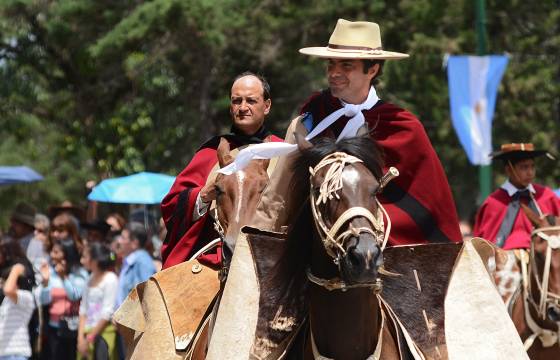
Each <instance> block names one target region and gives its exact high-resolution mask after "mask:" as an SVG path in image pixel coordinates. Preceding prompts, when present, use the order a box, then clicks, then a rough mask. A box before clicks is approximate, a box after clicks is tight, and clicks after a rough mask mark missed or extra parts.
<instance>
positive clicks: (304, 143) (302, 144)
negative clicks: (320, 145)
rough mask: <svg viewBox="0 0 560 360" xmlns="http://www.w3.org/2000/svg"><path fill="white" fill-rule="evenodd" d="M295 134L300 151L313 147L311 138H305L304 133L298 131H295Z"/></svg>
mask: <svg viewBox="0 0 560 360" xmlns="http://www.w3.org/2000/svg"><path fill="white" fill-rule="evenodd" d="M294 136H295V138H296V144H297V147H298V149H299V151H304V150H308V149H311V148H312V147H313V144H312V143H310V142H309V140H307V139H306V138H304V137H303V136H302V135H300V134H298V133H294Z"/></svg>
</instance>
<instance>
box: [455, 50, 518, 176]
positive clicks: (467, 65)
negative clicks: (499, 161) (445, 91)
mask: <svg viewBox="0 0 560 360" xmlns="http://www.w3.org/2000/svg"><path fill="white" fill-rule="evenodd" d="M507 63H508V58H507V56H501V55H488V56H449V58H448V61H447V78H448V82H449V102H450V106H451V120H452V123H453V127H454V128H455V131H456V132H457V136H458V137H459V141H460V142H461V145H463V148H464V149H465V152H466V153H467V156H468V158H469V161H470V162H471V163H472V164H474V165H489V164H490V157H489V156H488V155H489V154H490V153H491V152H492V117H493V116H494V108H495V105H496V94H497V92H498V86H499V85H500V80H501V79H502V76H503V74H504V71H505V70H506V67H507Z"/></svg>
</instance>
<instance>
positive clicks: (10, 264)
mask: <svg viewBox="0 0 560 360" xmlns="http://www.w3.org/2000/svg"><path fill="white" fill-rule="evenodd" d="M2 284H3V285H2ZM34 284H35V279H34V274H33V270H32V268H31V263H30V262H29V260H27V258H26V256H25V254H24V253H23V249H22V248H21V247H20V246H19V244H18V243H16V242H8V243H4V244H0V287H1V289H2V291H1V292H0V359H2V360H4V359H14V360H19V359H27V358H29V357H31V343H30V337H29V329H28V324H29V320H30V319H31V315H32V314H33V310H34V309H35V301H34V299H33V294H32V292H31V290H32V287H33V285H34Z"/></svg>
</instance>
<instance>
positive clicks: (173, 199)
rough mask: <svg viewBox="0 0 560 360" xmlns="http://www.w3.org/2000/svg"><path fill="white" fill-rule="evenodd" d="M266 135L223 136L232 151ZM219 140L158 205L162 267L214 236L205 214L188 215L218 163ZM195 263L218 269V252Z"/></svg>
mask: <svg viewBox="0 0 560 360" xmlns="http://www.w3.org/2000/svg"><path fill="white" fill-rule="evenodd" d="M267 135H269V133H268V132H266V131H265V130H263V129H261V130H260V131H259V132H258V133H257V134H255V135H254V136H253V137H248V136H238V135H237V136H236V135H234V134H230V135H227V136H224V137H226V139H228V141H229V143H230V147H231V148H232V149H234V148H237V147H239V146H242V145H246V144H251V143H258V142H259V140H260V141H262V140H263V139H264V138H265V137H266V136H267ZM219 138H220V136H217V137H215V138H212V139H211V140H209V141H207V142H206V143H205V144H204V145H202V147H201V148H200V149H199V150H198V151H197V152H196V153H195V154H194V156H193V158H192V160H191V162H190V163H189V164H188V165H187V167H186V168H185V169H184V170H183V171H181V173H180V174H179V175H178V176H177V178H176V179H175V183H174V184H173V186H172V187H171V190H169V193H168V194H167V195H166V196H165V198H164V199H163V201H162V202H161V213H162V215H163V220H164V221H165V224H166V227H167V231H168V233H167V237H166V239H165V241H164V243H163V245H162V247H161V257H162V261H163V268H168V267H171V266H173V265H177V264H179V263H181V262H183V261H186V260H187V259H189V258H190V256H191V255H193V254H194V253H195V252H196V251H198V250H199V249H201V248H202V247H203V246H204V245H206V244H208V243H209V242H210V241H212V240H213V239H215V238H217V237H218V234H217V233H216V231H215V230H214V228H213V225H212V221H211V219H210V218H209V216H208V214H205V215H204V216H202V217H201V218H199V219H198V220H196V221H194V222H193V221H192V215H193V211H194V206H195V203H196V198H197V196H198V193H199V192H200V190H201V189H202V188H203V187H204V185H205V184H206V179H207V178H208V175H210V172H211V171H212V168H213V167H214V165H215V164H216V163H217V162H218V158H217V155H216V150H217V147H218V144H219ZM271 141H282V139H280V138H278V137H276V136H274V135H273V136H272V137H271ZM198 260H199V261H200V262H201V263H203V264H205V265H208V266H212V267H218V266H219V265H220V263H221V260H222V254H221V249H220V248H218V249H217V250H216V251H214V252H211V253H208V254H205V255H201V256H199V257H198Z"/></svg>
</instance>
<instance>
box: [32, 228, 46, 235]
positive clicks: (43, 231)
mask: <svg viewBox="0 0 560 360" xmlns="http://www.w3.org/2000/svg"><path fill="white" fill-rule="evenodd" d="M35 231H37V232H38V233H41V234H46V233H47V229H38V228H35Z"/></svg>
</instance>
